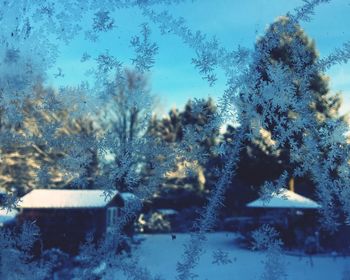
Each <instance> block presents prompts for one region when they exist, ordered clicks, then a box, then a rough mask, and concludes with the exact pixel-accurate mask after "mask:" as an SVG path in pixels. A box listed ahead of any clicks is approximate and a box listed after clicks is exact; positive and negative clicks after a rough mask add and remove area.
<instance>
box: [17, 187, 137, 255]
mask: <svg viewBox="0 0 350 280" xmlns="http://www.w3.org/2000/svg"><path fill="white" fill-rule="evenodd" d="M123 197H124V198H123ZM126 197H128V200H130V195H129V196H126ZM133 197H134V198H135V196H133ZM124 200H125V194H122V193H119V192H117V191H113V192H112V193H110V194H109V195H108V196H106V195H105V193H104V191H103V190H62V189H59V190H58V189H35V190H32V191H31V192H29V193H28V194H26V195H25V196H23V197H22V198H21V201H20V203H19V207H18V208H19V210H20V214H19V215H18V218H17V222H18V223H19V224H22V223H23V222H24V221H35V224H36V225H37V226H39V228H40V230H41V232H40V237H41V244H40V247H41V248H40V250H46V249H49V248H54V247H55V248H60V249H62V250H63V251H65V252H68V253H73V254H75V253H77V252H78V249H79V246H80V244H82V243H83V242H84V240H85V238H86V236H87V234H88V233H92V234H93V236H94V238H95V240H98V239H99V238H101V237H103V236H104V235H106V234H109V233H110V232H112V230H113V228H115V226H116V224H117V222H118V218H119V217H120V216H121V214H122V211H123V210H122V209H123V207H124V205H125V203H126V201H124ZM131 232H132V223H130V224H128V225H126V226H125V228H124V233H126V234H131Z"/></svg>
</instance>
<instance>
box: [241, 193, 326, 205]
mask: <svg viewBox="0 0 350 280" xmlns="http://www.w3.org/2000/svg"><path fill="white" fill-rule="evenodd" d="M247 206H248V207H255V208H306V209H317V208H320V207H321V206H320V205H319V204H318V203H316V202H315V201H313V200H311V199H309V198H307V197H305V196H302V195H300V194H297V193H295V192H292V191H290V190H287V189H281V190H280V191H278V192H277V193H276V192H274V193H272V194H271V199H268V200H263V199H261V198H259V199H257V200H254V201H252V202H250V203H248V204H247Z"/></svg>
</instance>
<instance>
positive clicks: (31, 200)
mask: <svg viewBox="0 0 350 280" xmlns="http://www.w3.org/2000/svg"><path fill="white" fill-rule="evenodd" d="M117 193H118V192H117V191H114V192H113V193H112V195H111V196H108V197H106V196H105V194H104V193H103V190H53V189H51V190H48V189H36V190H32V191H31V192H30V193H28V194H26V195H25V196H23V197H22V198H21V201H20V202H19V204H18V206H19V208H100V207H105V206H106V205H107V204H108V203H109V202H110V201H111V200H112V199H113V198H114V196H115V195H116V194H117Z"/></svg>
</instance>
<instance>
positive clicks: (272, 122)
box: [240, 17, 346, 195]
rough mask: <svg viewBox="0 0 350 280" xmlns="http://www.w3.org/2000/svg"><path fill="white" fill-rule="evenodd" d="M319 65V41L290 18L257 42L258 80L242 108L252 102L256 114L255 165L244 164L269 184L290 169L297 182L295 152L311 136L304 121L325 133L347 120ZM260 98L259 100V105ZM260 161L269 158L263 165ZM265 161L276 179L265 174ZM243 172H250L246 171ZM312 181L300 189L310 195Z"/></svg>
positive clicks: (251, 151)
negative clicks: (328, 127) (331, 124)
mask: <svg viewBox="0 0 350 280" xmlns="http://www.w3.org/2000/svg"><path fill="white" fill-rule="evenodd" d="M318 61H319V60H318V54H317V51H316V47H315V43H314V42H313V41H312V40H311V39H310V38H309V37H308V36H307V35H306V34H305V32H304V31H303V30H302V28H301V27H300V26H299V25H298V24H296V23H293V22H292V20H291V19H290V18H288V17H280V18H279V19H278V20H277V21H276V22H274V23H273V24H271V25H270V27H269V28H268V29H267V31H266V33H265V35H264V36H262V37H261V38H259V39H258V41H257V43H256V45H255V51H254V55H253V62H252V64H251V65H250V71H251V73H254V74H252V77H253V78H252V81H254V82H250V85H249V87H247V88H248V90H247V88H246V90H245V91H244V92H242V93H241V95H240V101H241V102H242V103H241V104H242V106H244V104H246V107H247V104H249V103H250V104H249V105H248V107H249V106H250V110H251V109H252V112H253V115H251V116H253V117H252V118H251V119H250V124H249V128H250V130H251V131H250V133H251V135H252V137H251V138H250V140H247V142H246V149H245V155H243V160H248V161H250V162H251V163H250V164H245V162H243V163H242V162H241V166H244V165H247V166H249V165H250V167H252V166H253V169H254V170H249V171H248V172H247V173H251V172H254V174H261V173H264V174H261V175H262V176H260V178H261V179H262V180H264V181H265V180H271V179H275V177H276V176H277V175H278V172H282V171H283V170H287V171H288V173H289V177H290V178H292V173H293V171H294V170H295V168H296V167H297V166H298V164H299V163H297V161H296V160H295V158H293V150H298V149H300V148H301V147H302V146H303V145H304V144H305V137H304V136H305V135H306V134H307V132H306V130H305V129H303V128H302V126H303V124H304V123H303V122H304V121H305V120H307V118H308V117H311V118H313V119H314V122H315V124H316V125H317V127H318V128H317V129H321V128H322V127H325V126H326V125H327V124H326V123H327V122H328V121H329V120H334V121H339V122H344V121H346V116H342V117H341V116H340V115H339V108H340V106H341V102H342V100H341V97H340V95H339V94H335V95H332V94H331V93H330V90H329V79H328V77H326V76H325V75H324V73H322V72H321V71H319V70H318V67H317V63H318ZM303 74H305V75H303ZM305 79H307V80H305ZM287 80H288V81H289V82H286V81H287ZM258 98H259V99H260V101H259V102H257V103H254V100H257V99H258ZM302 103H303V104H307V106H306V107H304V108H303V109H300V108H301V107H300V106H299V105H298V104H302ZM298 106H299V107H298ZM243 110H244V109H243ZM255 117H256V118H255ZM252 119H254V120H252ZM299 128H300V129H299ZM305 133H306V134H305ZM276 141H277V142H276ZM324 152H325V151H324ZM259 154H260V156H259ZM258 157H260V159H259V158H258ZM264 158H265V159H264ZM261 159H264V160H263V162H260V163H259V160H261ZM266 162H268V163H269V165H270V167H271V168H272V170H274V173H275V176H273V174H271V173H270V172H268V171H266V168H267V167H266ZM276 172H277V174H276ZM242 173H245V171H244V170H242V168H241V174H242ZM266 175H267V176H266ZM305 175H306V174H305ZM269 176H272V177H271V178H267V177H269ZM258 177H259V175H258ZM307 177H308V175H306V176H304V178H303V179H301V181H300V179H299V181H300V182H299V183H298V184H296V188H297V189H298V191H300V192H302V193H304V194H305V193H307V194H308V195H310V194H311V193H312V190H311V188H309V189H308V190H306V189H305V186H306V185H307V184H305V182H307V183H308V184H310V181H309V180H308V179H307ZM303 181H304V183H302V182H303ZM257 183H262V182H261V181H260V182H257ZM290 183H291V181H290ZM300 185H303V188H302V189H300V188H299V186H300ZM309 187H310V185H309Z"/></svg>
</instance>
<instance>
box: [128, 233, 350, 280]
mask: <svg viewBox="0 0 350 280" xmlns="http://www.w3.org/2000/svg"><path fill="white" fill-rule="evenodd" d="M207 236H208V241H207V242H206V244H205V248H206V251H205V253H204V255H203V256H202V257H201V259H200V262H199V265H198V266H197V267H196V269H195V270H194V273H197V274H198V275H199V277H198V278H196V279H203V280H206V279H208V280H217V279H219V280H233V279H245V280H246V279H248V280H249V279H260V277H261V275H262V272H263V261H264V259H265V255H264V253H263V252H256V251H251V250H249V249H241V248H239V247H237V246H236V245H235V244H234V239H235V238H236V237H237V235H235V234H234V233H231V232H230V233H225V232H221V233H211V234H208V235H207ZM139 237H143V238H145V240H144V241H143V242H142V243H141V245H140V246H139V248H138V249H136V251H134V254H137V255H139V258H140V264H141V265H142V266H144V267H146V268H148V269H149V270H150V271H151V272H152V275H161V276H163V277H164V278H165V279H172V280H173V279H175V277H176V263H177V262H178V261H180V260H181V255H182V254H183V251H184V244H186V242H188V239H189V234H176V239H174V240H173V239H172V237H171V234H154V235H139ZM218 249H221V250H222V251H225V252H227V253H228V257H229V259H230V260H231V261H232V263H229V264H225V265H217V264H213V252H214V251H216V250H218ZM283 258H284V261H285V264H286V274H287V278H286V279H290V280H296V279H298V280H314V279H317V280H323V279H325V280H328V279H342V275H343V272H344V269H346V268H348V265H349V264H350V257H334V256H313V257H312V259H310V257H309V256H302V257H301V256H292V255H283Z"/></svg>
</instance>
